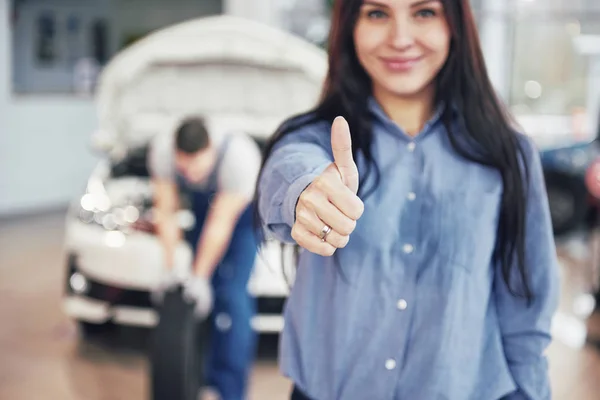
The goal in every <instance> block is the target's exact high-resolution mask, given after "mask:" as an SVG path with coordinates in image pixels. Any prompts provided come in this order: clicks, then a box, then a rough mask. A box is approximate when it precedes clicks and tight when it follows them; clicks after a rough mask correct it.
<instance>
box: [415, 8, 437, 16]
mask: <svg viewBox="0 0 600 400" xmlns="http://www.w3.org/2000/svg"><path fill="white" fill-rule="evenodd" d="M416 16H417V17H419V18H433V17H435V16H436V12H435V10H432V9H430V8H423V9H421V10H419V11H417V13H416Z"/></svg>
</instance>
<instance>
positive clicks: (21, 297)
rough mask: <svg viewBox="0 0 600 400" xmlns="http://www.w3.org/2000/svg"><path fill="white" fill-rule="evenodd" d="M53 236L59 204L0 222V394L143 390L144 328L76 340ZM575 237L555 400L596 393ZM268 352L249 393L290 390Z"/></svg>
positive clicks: (102, 399)
mask: <svg viewBox="0 0 600 400" xmlns="http://www.w3.org/2000/svg"><path fill="white" fill-rule="evenodd" d="M62 239H63V215H62V214H61V213H54V214H51V215H45V216H40V217H30V218H24V219H19V220H12V221H2V223H0V318H1V320H2V321H3V322H4V323H3V324H2V328H1V329H0V399H11V400H37V399H40V398H48V399H61V400H62V399H64V400H82V399H84V400H114V399H147V398H148V391H147V387H148V382H147V370H148V365H147V361H146V352H147V350H148V348H149V345H150V340H151V332H150V331H149V330H147V329H141V328H122V327H115V328H113V329H111V330H110V331H109V332H106V333H105V334H103V335H101V336H95V337H94V338H91V339H89V340H85V341H84V340H80V338H79V335H78V330H77V326H76V325H74V324H73V323H72V322H71V321H69V320H68V319H67V318H66V317H65V316H64V314H62V312H61V309H60V300H61V295H62V282H63V280H64V278H65V276H64V273H65V270H64V256H63V254H62ZM582 244H583V242H582V238H581V237H577V236H574V237H572V238H569V239H566V240H563V241H561V242H560V243H559V255H560V261H561V272H562V276H563V288H562V298H561V305H560V313H559V314H558V316H557V318H556V319H555V326H554V331H555V333H554V334H555V341H554V342H553V344H552V346H551V347H550V349H549V351H548V354H549V357H550V374H551V379H552V386H553V392H554V396H553V398H554V399H557V400H572V399H576V400H592V399H597V398H598V393H600V318H598V317H597V316H592V318H590V319H589V320H588V319H587V318H586V316H587V315H588V314H589V312H590V307H591V306H590V299H589V297H587V298H586V297H582V296H581V293H582V291H585V290H587V289H588V288H589V285H590V284H591V282H592V281H593V280H594V279H595V278H594V276H591V275H590V273H589V272H588V270H587V269H586V268H585V267H586V265H587V264H586V263H587V260H588V259H589V254H588V253H587V250H586V247H585V246H583V245H582ZM591 305H592V306H593V303H591ZM587 330H589V332H590V336H588V337H587V338H586V337H585V332H586V331H587ZM582 332H583V335H582ZM276 355H277V337H276V336H266V337H263V338H261V341H260V345H259V354H258V358H257V361H256V365H255V368H254V371H253V375H252V381H251V382H252V383H251V396H250V399H251V400H254V399H256V400H263V399H269V400H283V399H288V398H289V390H290V385H289V382H288V381H287V380H286V379H284V378H283V377H281V376H280V374H279V372H278V370H277V366H276Z"/></svg>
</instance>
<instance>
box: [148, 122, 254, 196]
mask: <svg viewBox="0 0 600 400" xmlns="http://www.w3.org/2000/svg"><path fill="white" fill-rule="evenodd" d="M211 140H215V139H213V138H211ZM223 140H224V139H223V138H221V140H220V141H218V142H217V143H215V144H216V146H217V147H220V146H221V145H223V144H224V142H223ZM174 141H175V135H174V133H170V134H158V135H156V136H155V137H154V138H153V139H152V142H151V143H150V150H149V154H148V169H149V170H150V174H151V175H152V176H153V177H156V178H161V179H175V177H176V168H175V143H174ZM260 164H261V154H260V149H259V147H258V145H257V144H256V142H255V141H254V140H253V139H252V138H251V137H250V136H248V135H247V134H244V133H237V132H236V133H233V134H231V138H230V139H229V144H228V145H227V149H226V151H225V154H223V159H222V160H221V164H220V168H219V171H218V175H217V186H218V190H219V191H226V192H234V193H239V194H244V195H247V196H249V197H252V196H253V195H254V189H255V185H256V180H257V179H258V173H259V171H260ZM206 183H207V182H200V183H199V184H198V185H195V186H197V187H198V188H199V189H201V188H203V186H204V185H206Z"/></svg>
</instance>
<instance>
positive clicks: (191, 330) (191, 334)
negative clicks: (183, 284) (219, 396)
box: [150, 289, 207, 400]
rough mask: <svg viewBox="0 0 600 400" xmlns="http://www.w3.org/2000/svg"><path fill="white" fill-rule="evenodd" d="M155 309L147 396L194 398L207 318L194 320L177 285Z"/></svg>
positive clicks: (174, 399) (164, 399) (200, 373)
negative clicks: (156, 318)
mask: <svg viewBox="0 0 600 400" xmlns="http://www.w3.org/2000/svg"><path fill="white" fill-rule="evenodd" d="M158 312H159V322H158V325H157V326H156V328H155V330H154V333H153V338H152V343H151V349H150V370H151V376H150V379H151V398H152V399H153V400H197V399H198V393H199V390H200V387H201V386H202V384H203V382H202V376H203V372H204V368H203V363H204V356H203V355H204V351H203V350H204V348H205V345H206V343H205V341H206V329H207V322H206V321H203V322H198V320H197V319H196V318H195V317H194V315H193V305H192V304H189V303H187V302H186V301H185V300H184V299H183V297H182V294H181V290H180V289H178V290H176V291H173V292H168V293H167V294H166V295H165V298H164V301H163V303H162V306H160V307H159V309H158Z"/></svg>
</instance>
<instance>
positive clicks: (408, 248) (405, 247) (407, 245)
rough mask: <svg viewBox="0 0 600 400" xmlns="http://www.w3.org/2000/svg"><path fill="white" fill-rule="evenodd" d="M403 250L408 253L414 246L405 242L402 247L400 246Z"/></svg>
mask: <svg viewBox="0 0 600 400" xmlns="http://www.w3.org/2000/svg"><path fill="white" fill-rule="evenodd" d="M402 249H403V250H404V252H405V253H406V254H410V253H412V252H413V250H414V247H413V246H412V244H405V245H404V247H403V248H402Z"/></svg>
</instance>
